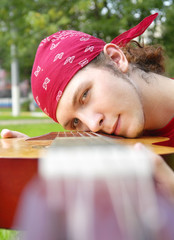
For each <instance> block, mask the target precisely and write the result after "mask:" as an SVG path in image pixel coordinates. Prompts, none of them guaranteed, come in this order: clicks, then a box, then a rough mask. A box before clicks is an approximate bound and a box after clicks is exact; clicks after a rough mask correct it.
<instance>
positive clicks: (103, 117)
mask: <svg viewBox="0 0 174 240" xmlns="http://www.w3.org/2000/svg"><path fill="white" fill-rule="evenodd" d="M124 75H126V74H124ZM56 116H57V120H58V121H59V123H60V124H61V125H62V126H63V127H64V128H65V129H69V130H78V131H93V132H98V131H102V132H105V133H107V134H114V135H120V136H125V137H132V138H133V137H136V136H138V135H139V134H140V133H141V132H142V131H143V128H144V112H143V107H142V103H141V98H140V94H139V92H138V89H136V88H135V86H134V85H133V84H132V83H131V81H130V80H129V79H125V78H122V77H118V76H117V75H115V74H114V73H113V72H112V71H111V70H108V69H106V68H97V67H94V66H93V65H90V64H89V65H88V66H87V67H85V68H84V69H82V70H80V71H79V72H78V73H77V74H76V75H75V76H74V77H73V78H72V80H71V81H70V82H69V84H68V86H67V87H66V89H65V91H64V93H63V95H62V97H61V99H60V102H59V104H58V108H57V113H56Z"/></svg>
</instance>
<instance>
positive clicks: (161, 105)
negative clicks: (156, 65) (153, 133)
mask: <svg viewBox="0 0 174 240" xmlns="http://www.w3.org/2000/svg"><path fill="white" fill-rule="evenodd" d="M134 74H135V77H134V79H135V82H136V85H137V88H138V91H139V92H140V96H141V100H142V105H143V108H144V116H145V125H144V129H145V130H152V129H159V128H162V127H164V126H165V125H166V124H167V123H168V122H169V121H170V120H171V119H172V118H173V117H174V80H172V79H170V78H167V77H164V76H162V75H158V74H155V73H144V72H142V71H139V70H138V71H136V72H135V73H134Z"/></svg>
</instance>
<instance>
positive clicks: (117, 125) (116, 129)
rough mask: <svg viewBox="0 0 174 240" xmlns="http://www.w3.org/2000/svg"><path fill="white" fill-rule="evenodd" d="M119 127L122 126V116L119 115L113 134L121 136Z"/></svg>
mask: <svg viewBox="0 0 174 240" xmlns="http://www.w3.org/2000/svg"><path fill="white" fill-rule="evenodd" d="M119 126H120V115H118V118H117V121H116V122H115V124H114V127H113V130H112V134H114V135H118V134H119Z"/></svg>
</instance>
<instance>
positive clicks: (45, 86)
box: [42, 77, 50, 90]
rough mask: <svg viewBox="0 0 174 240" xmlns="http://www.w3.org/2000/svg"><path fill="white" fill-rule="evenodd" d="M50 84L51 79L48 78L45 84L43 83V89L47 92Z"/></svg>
mask: <svg viewBox="0 0 174 240" xmlns="http://www.w3.org/2000/svg"><path fill="white" fill-rule="evenodd" d="M49 82H50V79H49V78H48V77H47V78H45V81H44V83H43V85H42V87H43V88H44V89H45V90H47V85H48V83H49Z"/></svg>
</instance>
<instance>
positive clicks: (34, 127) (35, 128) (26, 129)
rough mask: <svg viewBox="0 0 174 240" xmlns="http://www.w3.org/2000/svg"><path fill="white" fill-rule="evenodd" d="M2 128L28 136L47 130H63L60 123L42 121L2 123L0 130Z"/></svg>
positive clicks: (47, 131)
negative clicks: (33, 122) (17, 123)
mask: <svg viewBox="0 0 174 240" xmlns="http://www.w3.org/2000/svg"><path fill="white" fill-rule="evenodd" d="M4 128H7V129H10V130H13V131H18V132H22V133H25V134H27V135H28V136H29V137H35V136H40V135H43V134H46V133H49V132H61V131H65V130H64V129H63V127H62V126H61V125H60V124H57V123H42V120H41V122H40V124H38V123H37V124H20V125H8V124H7V125H4V126H1V127H0V131H1V130H2V129H4Z"/></svg>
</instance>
